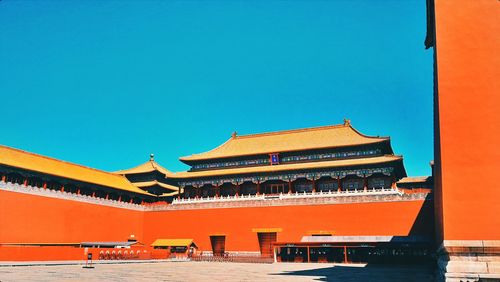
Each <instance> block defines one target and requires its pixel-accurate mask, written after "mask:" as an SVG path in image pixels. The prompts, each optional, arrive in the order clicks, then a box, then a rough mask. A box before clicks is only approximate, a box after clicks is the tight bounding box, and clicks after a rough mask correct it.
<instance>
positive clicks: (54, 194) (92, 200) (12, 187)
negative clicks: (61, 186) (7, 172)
mask: <svg viewBox="0 0 500 282" xmlns="http://www.w3.org/2000/svg"><path fill="white" fill-rule="evenodd" d="M0 190H6V191H11V192H18V193H24V194H31V195H37V196H43V197H50V198H56V199H64V200H72V201H78V202H84V203H89V204H98V205H104V206H109V207H117V208H124V209H132V210H141V211H142V210H144V207H143V206H142V205H139V204H133V203H126V202H121V201H116V200H110V199H108V200H106V199H103V198H97V197H92V196H87V195H79V194H75V193H69V192H62V191H60V190H51V189H44V188H40V187H35V186H30V185H27V186H24V185H20V184H17V183H11V182H3V181H0Z"/></svg>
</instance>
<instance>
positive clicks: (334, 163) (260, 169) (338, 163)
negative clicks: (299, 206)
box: [169, 155, 403, 178]
mask: <svg viewBox="0 0 500 282" xmlns="http://www.w3.org/2000/svg"><path fill="white" fill-rule="evenodd" d="M402 159H403V158H402V157H401V156H395V155H385V156H378V157H370V158H358V159H343V160H330V161H321V162H306V163H292V164H280V165H266V166H252V167H238V168H227V169H213V170H201V171H183V172H177V173H175V174H172V175H170V176H169V177H170V178H190V177H214V176H224V175H236V174H250V173H270V172H278V171H288V170H310V169H322V168H338V167H350V166H360V165H376V164H383V163H389V162H394V161H401V160H402Z"/></svg>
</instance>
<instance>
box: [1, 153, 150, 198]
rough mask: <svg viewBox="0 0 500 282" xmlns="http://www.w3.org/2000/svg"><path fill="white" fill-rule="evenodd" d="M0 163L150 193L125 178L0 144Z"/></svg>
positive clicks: (115, 187) (129, 190) (119, 188)
mask: <svg viewBox="0 0 500 282" xmlns="http://www.w3.org/2000/svg"><path fill="white" fill-rule="evenodd" d="M0 164H2V165H7V166H11V167H17V168H21V169H25V170H31V171H36V172H39V173H43V174H50V175H54V176H58V177H62V178H68V179H73V180H77V181H81V182H86V183H92V184H97V185H102V186H106V187H110V188H114V189H118V190H124V191H128V192H134V193H138V194H143V195H151V194H149V193H147V192H145V191H142V190H141V189H139V188H138V187H135V186H134V185H132V184H131V183H130V182H129V181H128V180H127V178H125V177H124V176H122V175H117V174H113V173H109V172H105V171H102V170H97V169H93V168H89V167H85V166H81V165H77V164H73V163H69V162H65V161H61V160H57V159H53V158H49V157H45V156H42V155H38V154H34V153H29V152H26V151H23V150H19V149H14V148H10V147H6V146H2V145H0Z"/></svg>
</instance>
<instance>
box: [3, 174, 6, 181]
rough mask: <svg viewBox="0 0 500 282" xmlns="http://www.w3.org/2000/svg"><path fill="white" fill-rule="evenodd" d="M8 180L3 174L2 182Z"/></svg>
mask: <svg viewBox="0 0 500 282" xmlns="http://www.w3.org/2000/svg"><path fill="white" fill-rule="evenodd" d="M6 179H7V176H6V175H5V174H2V182H6V181H5V180H6Z"/></svg>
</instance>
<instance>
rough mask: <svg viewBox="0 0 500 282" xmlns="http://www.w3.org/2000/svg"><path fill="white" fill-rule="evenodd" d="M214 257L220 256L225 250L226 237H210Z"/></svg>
mask: <svg viewBox="0 0 500 282" xmlns="http://www.w3.org/2000/svg"><path fill="white" fill-rule="evenodd" d="M210 243H211V244H212V252H213V254H214V256H222V255H224V252H225V250H226V236H219V235H217V236H210Z"/></svg>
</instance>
